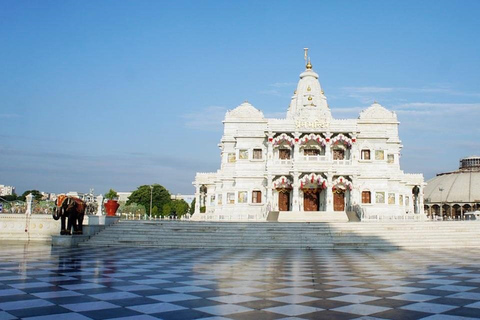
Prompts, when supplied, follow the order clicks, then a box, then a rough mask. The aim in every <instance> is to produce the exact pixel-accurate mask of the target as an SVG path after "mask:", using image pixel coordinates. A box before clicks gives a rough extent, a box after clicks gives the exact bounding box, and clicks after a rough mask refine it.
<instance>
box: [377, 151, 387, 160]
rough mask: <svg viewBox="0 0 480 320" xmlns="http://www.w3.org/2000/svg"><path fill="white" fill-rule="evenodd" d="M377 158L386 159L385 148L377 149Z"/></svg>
mask: <svg viewBox="0 0 480 320" xmlns="http://www.w3.org/2000/svg"><path fill="white" fill-rule="evenodd" d="M375 160H385V152H384V151H383V150H375Z"/></svg>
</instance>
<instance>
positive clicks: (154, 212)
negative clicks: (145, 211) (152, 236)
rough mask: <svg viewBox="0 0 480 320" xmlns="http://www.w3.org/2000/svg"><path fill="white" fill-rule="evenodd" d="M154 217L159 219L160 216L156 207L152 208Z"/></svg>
mask: <svg viewBox="0 0 480 320" xmlns="http://www.w3.org/2000/svg"><path fill="white" fill-rule="evenodd" d="M164 208H165V206H164ZM152 216H154V217H158V216H159V214H158V208H157V206H155V207H153V208H152Z"/></svg>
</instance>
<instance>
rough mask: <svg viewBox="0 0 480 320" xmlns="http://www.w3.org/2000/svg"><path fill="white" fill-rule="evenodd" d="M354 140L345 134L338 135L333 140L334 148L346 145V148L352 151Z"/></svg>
mask: <svg viewBox="0 0 480 320" xmlns="http://www.w3.org/2000/svg"><path fill="white" fill-rule="evenodd" d="M352 143H353V142H352V139H351V138H349V137H347V136H346V135H344V134H343V133H340V134H337V135H336V136H334V137H332V138H331V146H332V148H333V147H335V146H339V145H341V144H342V145H344V146H345V147H346V148H348V149H350V148H351V147H352Z"/></svg>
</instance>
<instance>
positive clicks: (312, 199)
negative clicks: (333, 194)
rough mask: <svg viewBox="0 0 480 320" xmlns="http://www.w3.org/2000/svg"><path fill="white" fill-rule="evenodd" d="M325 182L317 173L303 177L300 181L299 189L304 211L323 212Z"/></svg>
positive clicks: (324, 205)
mask: <svg viewBox="0 0 480 320" xmlns="http://www.w3.org/2000/svg"><path fill="white" fill-rule="evenodd" d="M326 188H327V181H326V179H325V177H324V176H322V175H321V174H317V173H310V174H306V175H304V176H303V177H302V178H301V179H300V189H301V190H302V194H303V210H304V211H325V209H326V192H325V191H324V190H325V189H326Z"/></svg>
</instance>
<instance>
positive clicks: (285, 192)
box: [277, 189, 290, 211]
mask: <svg viewBox="0 0 480 320" xmlns="http://www.w3.org/2000/svg"><path fill="white" fill-rule="evenodd" d="M277 191H278V211H290V189H277Z"/></svg>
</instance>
